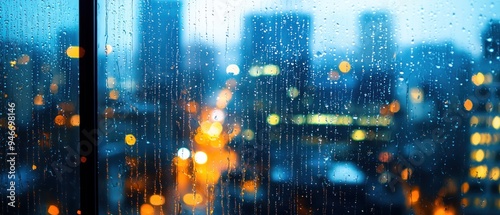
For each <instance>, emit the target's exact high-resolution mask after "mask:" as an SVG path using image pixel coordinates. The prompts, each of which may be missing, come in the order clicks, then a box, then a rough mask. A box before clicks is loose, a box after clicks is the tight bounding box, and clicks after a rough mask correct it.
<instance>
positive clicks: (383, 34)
mask: <svg viewBox="0 0 500 215" xmlns="http://www.w3.org/2000/svg"><path fill="white" fill-rule="evenodd" d="M360 23H361V32H360V42H361V46H362V47H361V50H362V51H361V55H362V59H363V62H364V63H367V64H369V66H381V67H386V66H388V65H389V63H390V62H392V59H393V56H394V55H395V51H396V45H395V43H394V42H395V41H394V37H395V36H394V31H393V29H392V20H391V15H390V14H389V13H387V12H366V13H363V14H362V15H361V18H360Z"/></svg>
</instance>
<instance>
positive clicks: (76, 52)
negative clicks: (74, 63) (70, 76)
mask: <svg viewBox="0 0 500 215" xmlns="http://www.w3.org/2000/svg"><path fill="white" fill-rule="evenodd" d="M66 55H68V57H70V58H81V57H83V56H84V55H85V50H84V49H83V48H82V47H79V46H70V47H68V49H66Z"/></svg>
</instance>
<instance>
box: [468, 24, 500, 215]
mask: <svg viewBox="0 0 500 215" xmlns="http://www.w3.org/2000/svg"><path fill="white" fill-rule="evenodd" d="M482 42H483V56H482V59H480V60H479V63H478V65H477V67H476V68H475V71H474V74H473V75H472V77H471V82H472V83H473V84H474V87H473V91H472V92H471V93H470V95H469V97H468V98H467V100H465V101H464V108H465V109H466V110H468V111H470V112H471V117H470V122H469V123H470V132H469V134H470V139H469V141H470V142H469V143H470V144H469V145H468V148H469V153H468V154H466V157H467V158H468V159H467V160H468V167H469V168H468V173H469V174H468V175H469V176H468V179H467V180H466V181H465V182H464V183H463V184H462V186H461V190H462V193H464V196H463V198H462V200H461V201H462V206H463V207H464V210H465V212H466V213H467V214H497V213H499V211H500V182H499V179H500V145H499V143H500V131H499V129H500V78H499V71H500V22H499V20H491V21H490V22H489V23H488V25H487V26H486V28H485V30H484V32H483V34H482Z"/></svg>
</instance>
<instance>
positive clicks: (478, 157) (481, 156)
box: [473, 149, 484, 162]
mask: <svg viewBox="0 0 500 215" xmlns="http://www.w3.org/2000/svg"><path fill="white" fill-rule="evenodd" d="M473 159H474V160H476V161H477V162H481V161H483V159H484V151H483V150H482V149H479V150H476V151H475V152H473Z"/></svg>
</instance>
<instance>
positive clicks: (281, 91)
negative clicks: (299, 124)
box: [241, 12, 311, 111]
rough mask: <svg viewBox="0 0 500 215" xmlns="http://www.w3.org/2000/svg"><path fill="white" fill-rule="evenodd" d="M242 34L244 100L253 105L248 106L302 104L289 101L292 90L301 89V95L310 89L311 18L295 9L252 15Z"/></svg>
mask: <svg viewBox="0 0 500 215" xmlns="http://www.w3.org/2000/svg"><path fill="white" fill-rule="evenodd" d="M242 35H243V47H242V56H243V57H242V62H241V66H242V68H243V69H242V70H243V79H244V81H245V84H244V85H245V86H244V87H245V88H244V89H242V96H243V97H244V100H245V101H242V102H243V103H245V102H247V104H249V106H245V105H244V106H245V107H246V108H247V109H248V108H250V109H254V107H253V106H252V105H256V106H257V108H256V110H259V109H267V110H271V111H275V109H278V108H280V109H281V107H283V105H286V106H288V107H293V108H296V107H298V105H287V104H285V103H286V102H287V101H288V102H289V101H290V99H288V98H287V92H288V91H289V90H290V89H297V91H296V92H297V93H298V94H302V93H303V92H304V91H305V90H306V86H307V80H308V78H307V77H308V74H309V73H310V52H309V50H310V43H309V40H310V38H311V17H310V16H309V15H306V14H300V13H295V12H289V13H288V12H287V13H279V14H253V15H249V16H247V17H246V19H245V27H244V29H243V34H242ZM243 97H242V98H241V99H243ZM299 98H300V97H299ZM297 100H299V99H298V98H297V99H296V100H295V101H297ZM252 103H253V104H252Z"/></svg>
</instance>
